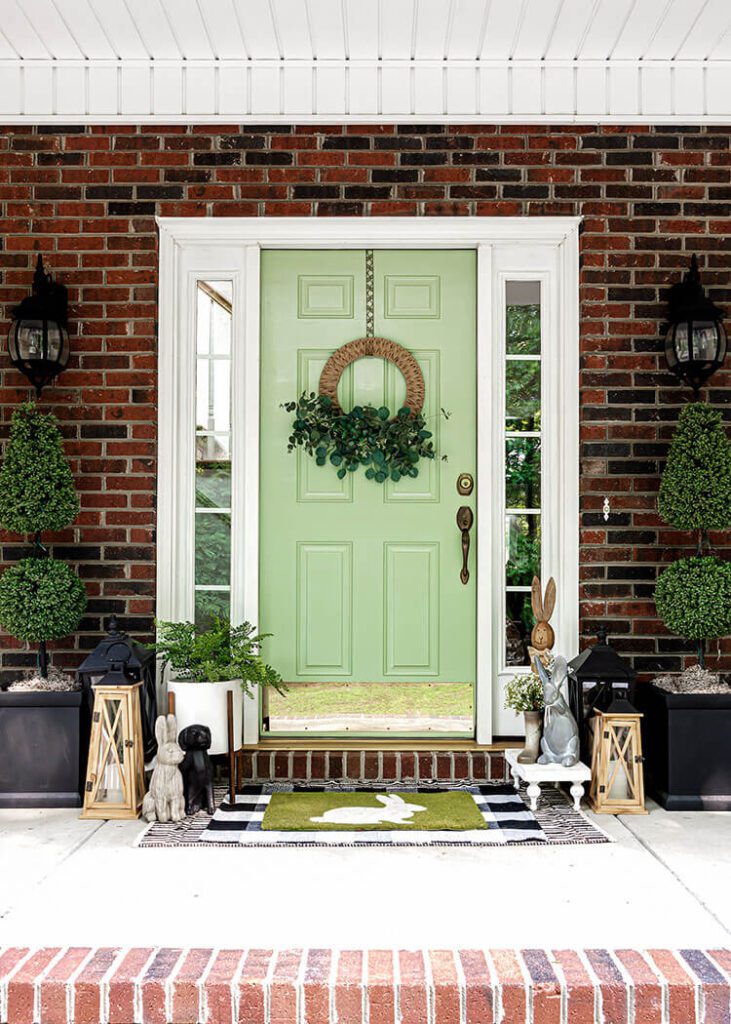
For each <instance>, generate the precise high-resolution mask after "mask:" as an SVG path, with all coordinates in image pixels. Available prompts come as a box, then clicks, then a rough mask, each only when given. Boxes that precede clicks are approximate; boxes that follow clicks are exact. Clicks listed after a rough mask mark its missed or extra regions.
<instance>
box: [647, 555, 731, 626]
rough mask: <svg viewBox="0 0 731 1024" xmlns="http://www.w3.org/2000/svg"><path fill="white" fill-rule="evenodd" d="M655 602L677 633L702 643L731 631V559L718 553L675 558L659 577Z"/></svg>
mask: <svg viewBox="0 0 731 1024" xmlns="http://www.w3.org/2000/svg"><path fill="white" fill-rule="evenodd" d="M655 605H656V607H657V611H658V615H659V616H660V618H661V619H662V621H663V622H664V623H665V625H666V626H667V627H668V629H669V630H670V631H671V632H672V633H675V635H676V636H682V637H686V638H687V639H688V640H696V641H698V642H699V643H700V642H702V641H703V640H705V639H712V638H714V637H719V636H725V635H726V634H727V633H731V562H724V561H723V560H722V559H720V558H716V557H715V556H714V555H705V556H702V557H698V556H696V557H693V558H681V559H680V560H679V561H677V562H673V564H672V565H669V566H668V567H667V569H665V570H664V571H663V572H662V573H661V575H660V576H659V578H658V581H657V586H656V588H655Z"/></svg>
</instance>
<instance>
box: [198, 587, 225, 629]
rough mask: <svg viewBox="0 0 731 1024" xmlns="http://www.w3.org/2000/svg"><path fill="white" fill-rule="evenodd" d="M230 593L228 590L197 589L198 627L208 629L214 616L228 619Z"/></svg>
mask: <svg viewBox="0 0 731 1024" xmlns="http://www.w3.org/2000/svg"><path fill="white" fill-rule="evenodd" d="M230 607H231V601H230V594H229V592H228V591H227V590H196V592H195V624H196V627H197V628H198V629H208V627H209V626H210V625H211V622H212V621H213V618H214V616H216V617H218V618H219V619H228V618H229V616H230Z"/></svg>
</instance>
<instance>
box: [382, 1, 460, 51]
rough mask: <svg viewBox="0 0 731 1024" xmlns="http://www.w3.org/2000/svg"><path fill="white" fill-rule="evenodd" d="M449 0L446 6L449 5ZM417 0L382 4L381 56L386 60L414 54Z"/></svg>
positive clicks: (445, 3)
mask: <svg viewBox="0 0 731 1024" xmlns="http://www.w3.org/2000/svg"><path fill="white" fill-rule="evenodd" d="M448 5H449V4H448V0H445V2H444V6H445V7H448ZM416 10H417V4H416V0H399V2H398V3H393V2H387V3H382V4H381V15H380V21H381V31H380V56H381V57H382V58H383V59H384V60H393V59H396V60H410V59H411V58H412V57H413V56H414V37H415V31H416V27H415V23H414V15H415V13H416Z"/></svg>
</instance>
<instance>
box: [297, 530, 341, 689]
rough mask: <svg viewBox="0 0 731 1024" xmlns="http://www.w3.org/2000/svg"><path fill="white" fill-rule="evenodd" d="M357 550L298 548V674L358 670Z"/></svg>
mask: <svg viewBox="0 0 731 1024" xmlns="http://www.w3.org/2000/svg"><path fill="white" fill-rule="evenodd" d="M352 587H353V547H352V545H351V544H349V543H345V544H304V543H301V544H298V545H297V674H298V675H300V676H317V677H322V676H323V675H327V676H349V675H350V674H351V672H352V669H353V663H352V650H353V590H352Z"/></svg>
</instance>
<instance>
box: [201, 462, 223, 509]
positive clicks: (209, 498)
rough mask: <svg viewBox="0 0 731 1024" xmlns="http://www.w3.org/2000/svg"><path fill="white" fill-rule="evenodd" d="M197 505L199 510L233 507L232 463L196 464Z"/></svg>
mask: <svg viewBox="0 0 731 1024" xmlns="http://www.w3.org/2000/svg"><path fill="white" fill-rule="evenodd" d="M195 503H196V506H197V507H198V508H230V507H231V463H230V462H223V461H220V462H219V461H213V462H198V463H196V467H195Z"/></svg>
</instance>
